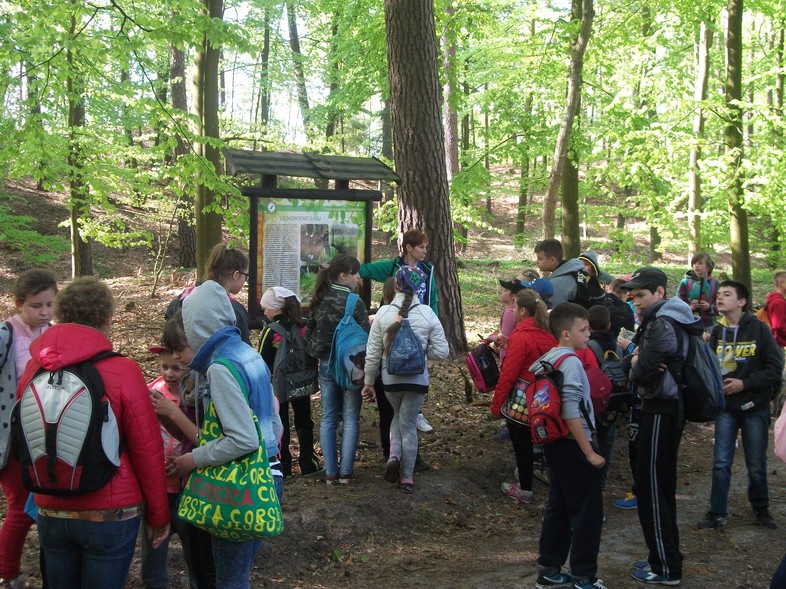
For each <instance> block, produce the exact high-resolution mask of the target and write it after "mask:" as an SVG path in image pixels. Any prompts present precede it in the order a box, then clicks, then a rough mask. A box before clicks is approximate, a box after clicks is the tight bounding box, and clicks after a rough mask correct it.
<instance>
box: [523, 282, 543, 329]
mask: <svg viewBox="0 0 786 589" xmlns="http://www.w3.org/2000/svg"><path fill="white" fill-rule="evenodd" d="M516 306H517V307H518V308H519V309H525V310H526V311H527V315H528V316H529V317H534V318H535V326H536V327H538V328H540V329H543V330H545V331H548V330H549V312H548V309H546V303H544V302H543V300H542V299H541V298H540V297H539V296H538V295H537V293H536V292H535V291H534V290H531V289H529V288H525V289H523V290H520V291H519V292H518V293H517V294H516Z"/></svg>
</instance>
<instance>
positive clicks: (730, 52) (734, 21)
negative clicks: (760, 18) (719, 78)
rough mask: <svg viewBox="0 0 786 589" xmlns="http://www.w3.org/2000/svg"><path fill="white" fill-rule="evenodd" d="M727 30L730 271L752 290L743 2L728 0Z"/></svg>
mask: <svg viewBox="0 0 786 589" xmlns="http://www.w3.org/2000/svg"><path fill="white" fill-rule="evenodd" d="M726 10H727V12H728V26H727V30H726V113H727V114H726V116H727V121H726V133H725V136H726V137H725V138H726V160H727V164H726V165H727V166H728V195H729V196H728V202H729V230H730V234H731V268H732V275H733V276H734V280H736V281H737V282H742V283H743V284H744V285H746V286H747V287H748V288H749V289H750V287H751V263H750V252H749V246H748V213H747V212H746V211H745V208H744V189H743V185H742V176H741V173H742V172H741V169H740V168H741V165H742V156H743V143H742V141H743V132H742V125H743V121H742V109H741V108H740V105H739V101H740V100H741V99H742V64H743V55H742V11H743V0H728V2H727V3H726Z"/></svg>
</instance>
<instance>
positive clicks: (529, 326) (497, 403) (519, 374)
mask: <svg viewBox="0 0 786 589" xmlns="http://www.w3.org/2000/svg"><path fill="white" fill-rule="evenodd" d="M516 317H517V318H518V320H519V322H518V324H517V325H516V329H514V330H513V332H512V333H511V334H510V337H509V338H508V354H507V356H505V361H504V362H503V363H502V371H501V372H500V375H499V381H498V382H497V388H496V390H495V392H494V398H493V399H492V401H491V414H492V415H493V416H494V417H495V418H496V419H499V418H500V417H502V414H501V413H500V409H501V408H502V404H503V403H504V402H505V399H506V398H507V396H508V393H510V391H511V390H512V389H513V385H514V384H516V380H517V379H519V378H521V379H523V380H526V381H527V382H532V381H533V380H534V378H535V375H534V374H532V372H530V366H532V364H533V363H534V362H535V360H537V359H538V358H540V357H541V356H542V355H543V354H545V353H546V352H547V351H549V350H550V349H551V348H553V347H555V346H556V345H557V340H556V339H555V338H554V336H553V335H552V334H551V333H550V332H549V331H548V329H549V326H548V311H547V310H546V305H545V303H544V302H543V301H542V300H541V299H540V297H538V295H537V294H535V292H534V291H533V290H530V289H524V290H521V291H519V292H518V293H517V294H516ZM507 424H508V430H509V431H510V441H511V443H512V444H513V451H514V453H515V454H516V466H517V468H518V478H519V480H518V481H517V482H514V483H502V491H503V492H504V493H505V495H507V496H508V497H512V498H513V499H515V500H516V501H518V502H519V503H532V500H533V499H534V498H535V494H534V493H533V492H532V476H533V468H532V438H531V437H530V432H529V427H528V426H524V425H519V424H517V423H514V422H512V421H510V420H508V422H507Z"/></svg>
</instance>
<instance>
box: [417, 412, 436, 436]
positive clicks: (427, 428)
mask: <svg viewBox="0 0 786 589" xmlns="http://www.w3.org/2000/svg"><path fill="white" fill-rule="evenodd" d="M418 431H420V432H423V433H424V434H430V433H431V432H433V431H434V428H433V427H431V425H430V424H429V422H428V421H426V418H425V417H423V414H422V413H418Z"/></svg>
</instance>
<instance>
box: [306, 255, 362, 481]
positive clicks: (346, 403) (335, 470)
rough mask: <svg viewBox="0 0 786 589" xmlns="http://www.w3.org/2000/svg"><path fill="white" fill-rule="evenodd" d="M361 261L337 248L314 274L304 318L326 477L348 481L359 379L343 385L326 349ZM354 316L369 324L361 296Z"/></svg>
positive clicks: (355, 435) (354, 447) (354, 445)
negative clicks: (315, 366)
mask: <svg viewBox="0 0 786 589" xmlns="http://www.w3.org/2000/svg"><path fill="white" fill-rule="evenodd" d="M359 268H360V262H358V261H357V259H355V258H353V257H352V256H348V255H346V254H340V255H338V256H336V257H335V258H333V261H332V262H330V265H329V266H328V267H327V268H322V269H320V271H319V274H318V275H317V283H316V286H315V287H314V294H313V295H312V297H311V316H310V317H309V319H308V322H307V323H306V327H307V333H306V350H307V351H308V353H309V354H310V355H311V356H313V357H314V358H318V359H319V388H320V390H321V391H322V422H321V424H320V428H319V439H320V443H321V444H322V456H323V457H324V459H325V482H326V483H327V484H328V485H332V484H334V483H337V482H338V483H341V484H347V483H349V482H350V481H351V480H352V474H353V469H354V465H355V451H356V450H357V445H358V436H359V433H360V431H359V429H360V403H361V399H360V389H361V386H360V385H354V384H353V385H352V386H350V387H349V388H348V389H344V390H342V389H341V387H340V386H339V385H338V383H337V382H336V379H335V378H334V377H333V375H332V374H331V372H330V362H329V361H328V360H329V359H330V349H331V345H332V343H333V334H334V332H335V331H336V326H337V325H338V323H339V321H341V318H342V317H343V316H344V309H345V307H346V303H347V297H349V293H350V292H351V291H353V290H355V289H356V288H357V284H358V279H359V276H358V269H359ZM354 318H355V321H357V323H358V325H360V327H362V328H363V329H364V330H366V331H368V330H369V324H368V309H367V308H366V304H365V303H364V302H363V301H362V300H358V302H357V305H355V311H354ZM339 418H341V420H342V423H343V425H342V434H341V460H340V462H339V456H338V447H337V443H336V434H337V430H338V421H339Z"/></svg>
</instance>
